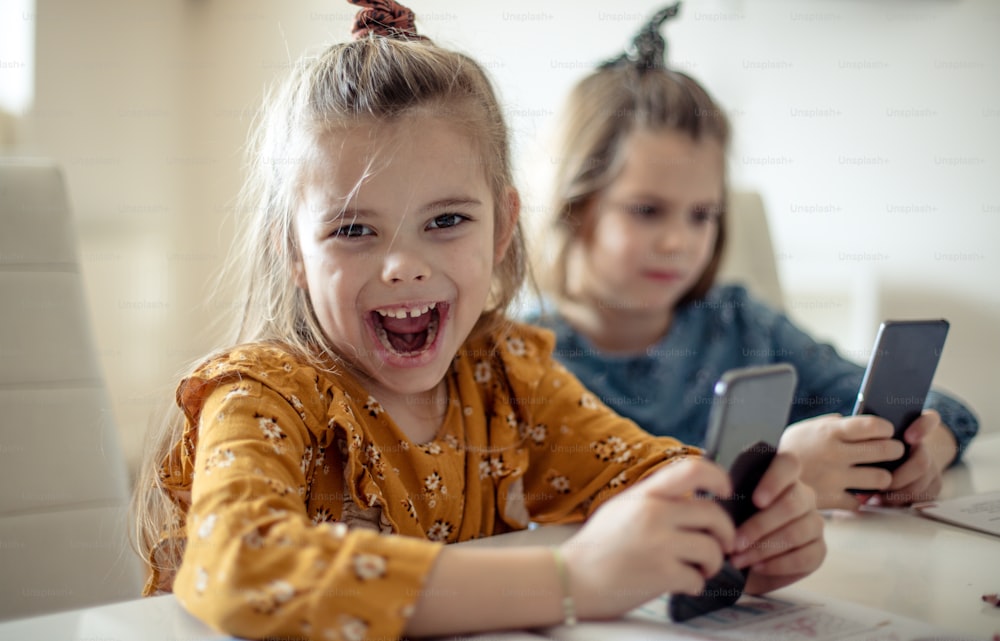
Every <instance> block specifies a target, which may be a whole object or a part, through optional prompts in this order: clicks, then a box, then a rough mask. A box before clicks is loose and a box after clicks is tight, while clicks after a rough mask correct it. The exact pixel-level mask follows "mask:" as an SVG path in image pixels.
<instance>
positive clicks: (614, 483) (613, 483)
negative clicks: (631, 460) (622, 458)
mask: <svg viewBox="0 0 1000 641" xmlns="http://www.w3.org/2000/svg"><path fill="white" fill-rule="evenodd" d="M626 483H628V478H627V477H626V476H625V472H619V473H618V475H617V476H615V478H613V479H611V480H610V481H609V482H608V487H610V488H619V487H621V486H623V485H625V484H626Z"/></svg>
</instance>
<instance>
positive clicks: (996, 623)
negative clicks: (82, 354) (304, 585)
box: [0, 434, 1000, 641]
mask: <svg viewBox="0 0 1000 641" xmlns="http://www.w3.org/2000/svg"><path fill="white" fill-rule="evenodd" d="M997 489H1000V434H988V435H983V436H980V437H978V438H977V439H976V440H975V441H974V445H973V447H972V448H970V450H969V452H968V453H967V454H966V462H965V463H964V464H963V465H962V466H960V467H957V468H955V469H952V470H950V471H949V472H948V473H947V475H946V478H945V486H944V489H943V492H942V498H948V497H951V496H962V495H966V494H978V493H982V492H987V491H991V490H997ZM572 531H573V528H572V527H547V528H541V529H539V530H534V531H525V532H515V533H512V534H505V535H503V536H500V537H494V538H493V539H483V540H480V541H475V542H470V543H467V544H465V545H469V544H476V545H498V544H499V545H524V544H546V543H556V542H558V541H561V540H564V539H565V538H567V537H568V536H569V535H570V534H571V533H572ZM826 540H827V546H828V548H829V554H828V555H827V558H826V561H825V562H824V564H823V566H822V567H821V568H820V569H819V570H818V571H816V572H815V573H814V574H813V575H811V576H810V577H808V578H806V579H804V580H803V581H800V582H799V583H796V584H795V585H794V586H792V587H790V588H786V589H785V590H782V591H780V592H779V593H778V594H779V595H781V594H788V595H794V594H796V591H798V590H802V591H803V593H812V595H821V596H827V597H831V598H834V599H838V600H841V601H850V602H855V603H860V604H863V605H867V606H869V607H874V608H878V609H881V610H886V611H888V612H892V613H895V614H899V615H903V616H906V617H909V618H913V619H918V620H922V621H928V622H930V623H933V624H936V625H938V626H941V627H944V628H948V629H952V630H955V631H957V632H963V633H965V634H968V635H972V636H974V637H976V638H981V639H989V638H990V637H991V636H992V635H993V634H997V633H1000V608H992V607H989V606H987V605H986V604H985V603H983V602H982V600H981V596H982V595H983V594H986V593H993V592H1000V538H998V537H994V536H990V535H987V534H980V533H977V532H973V531H971V530H966V529H963V528H959V527H955V526H951V525H947V524H944V523H939V522H937V521H932V520H930V519H926V518H924V517H921V516H918V515H916V514H915V513H914V512H913V511H912V510H908V509H894V510H870V511H865V512H863V513H861V514H849V513H841V512H835V513H831V515H830V516H829V518H828V520H827V527H826ZM585 625H586V624H585ZM503 636H504V638H505V639H515V638H516V637H517V635H514V634H512V635H503ZM228 638H230V637H227V636H225V635H220V634H218V633H216V632H213V631H212V630H210V629H209V628H208V627H207V626H205V625H203V624H202V623H200V622H199V621H197V620H195V619H194V618H193V617H191V616H190V615H188V614H187V613H186V612H185V611H184V610H183V609H182V608H181V607H180V605H179V604H178V603H177V600H176V599H175V598H174V597H173V596H172V595H167V596H161V597H153V598H148V599H137V600H135V601H127V602H124V603H117V604H112V605H106V606H100V607H94V608H86V609H83V610H75V611H72V612H64V613H60V614H52V615H47V616H42V617H34V618H31V619H23V620H19V621H9V622H5V623H0V641H8V640H10V641H26V640H29V639H30V640H31V641H46V640H48V639H52V640H53V641H56V640H58V641H72V640H74V639H76V640H78V641H94V640H97V639H100V640H102V641H131V640H133V639H135V640H138V639H142V640H144V641H147V640H148V641H178V640H180V639H183V640H184V641H199V640H211V639H228ZM491 638H496V636H495V635H494V636H492V637H491ZM535 638H537V637H535Z"/></svg>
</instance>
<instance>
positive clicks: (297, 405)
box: [291, 394, 306, 420]
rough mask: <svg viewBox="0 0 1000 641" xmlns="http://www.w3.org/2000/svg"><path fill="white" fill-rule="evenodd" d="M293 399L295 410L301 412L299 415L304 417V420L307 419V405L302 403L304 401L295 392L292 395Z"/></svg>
mask: <svg viewBox="0 0 1000 641" xmlns="http://www.w3.org/2000/svg"><path fill="white" fill-rule="evenodd" d="M291 401H292V407H294V408H295V411H296V412H298V413H299V416H301V417H302V420H305V419H306V406H305V405H303V404H302V401H300V400H299V397H298V396H296V395H295V394H292V395H291Z"/></svg>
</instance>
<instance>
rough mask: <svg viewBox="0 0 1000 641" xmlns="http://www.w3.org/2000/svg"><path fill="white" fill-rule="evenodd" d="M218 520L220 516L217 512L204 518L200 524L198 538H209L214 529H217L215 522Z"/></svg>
mask: <svg viewBox="0 0 1000 641" xmlns="http://www.w3.org/2000/svg"><path fill="white" fill-rule="evenodd" d="M218 520H219V517H218V516H217V515H215V514H209V515H208V516H206V517H205V518H204V519H202V520H201V524H200V525H199V526H198V538H199V539H207V538H208V537H210V536H212V530H214V529H215V522H216V521H218Z"/></svg>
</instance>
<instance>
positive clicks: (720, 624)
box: [545, 590, 962, 641]
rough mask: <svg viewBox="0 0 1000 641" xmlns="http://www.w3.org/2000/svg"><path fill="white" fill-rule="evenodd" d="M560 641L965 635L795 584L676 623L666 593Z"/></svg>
mask: <svg viewBox="0 0 1000 641" xmlns="http://www.w3.org/2000/svg"><path fill="white" fill-rule="evenodd" d="M545 633H546V635H547V636H548V637H549V638H551V639H555V640H556V641H606V640H607V639H614V640H615V641H674V640H678V641H679V640H680V639H712V640H716V641H729V640H733V641H736V640H737V639H739V640H741V641H744V640H746V641H773V640H775V639H781V640H782V641H799V640H800V639H802V640H804V639H809V640H810V641H833V640H834V639H836V640H838V641H860V640H864V641H906V640H910V641H917V640H920V639H927V638H934V639H936V640H938V641H944V640H946V639H955V640H956V641H958V640H960V639H961V638H962V637H961V636H960V635H954V634H950V633H949V632H948V631H947V630H943V629H941V628H939V627H937V626H934V625H932V624H929V623H924V622H922V621H916V620H914V619H910V618H907V617H901V616H899V615H895V614H891V613H889V612H884V611H882V610H876V609H872V608H868V607H864V606H859V605H857V604H854V603H848V602H844V601H835V600H832V599H829V598H824V597H818V596H815V595H810V594H808V593H805V592H802V591H799V590H794V591H793V592H791V593H790V594H783V595H782V596H781V598H776V597H772V596H768V597H755V596H744V597H743V598H741V599H740V601H739V602H738V603H737V604H736V605H734V606H732V607H729V608H724V609H722V610H716V611H715V612H712V613H709V614H706V615H703V616H700V617H697V618H695V619H691V620H690V621H687V622H685V623H672V622H670V621H669V619H668V617H667V601H666V598H659V599H656V600H654V601H650V602H649V603H647V604H646V605H644V606H642V607H640V608H637V609H636V610H633V611H632V612H631V613H630V614H629V615H628V616H626V617H625V618H624V619H621V620H618V621H608V622H605V623H601V622H596V623H595V622H587V623H582V624H580V625H577V626H573V627H567V626H559V627H555V628H549V629H547V630H546V631H545Z"/></svg>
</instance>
